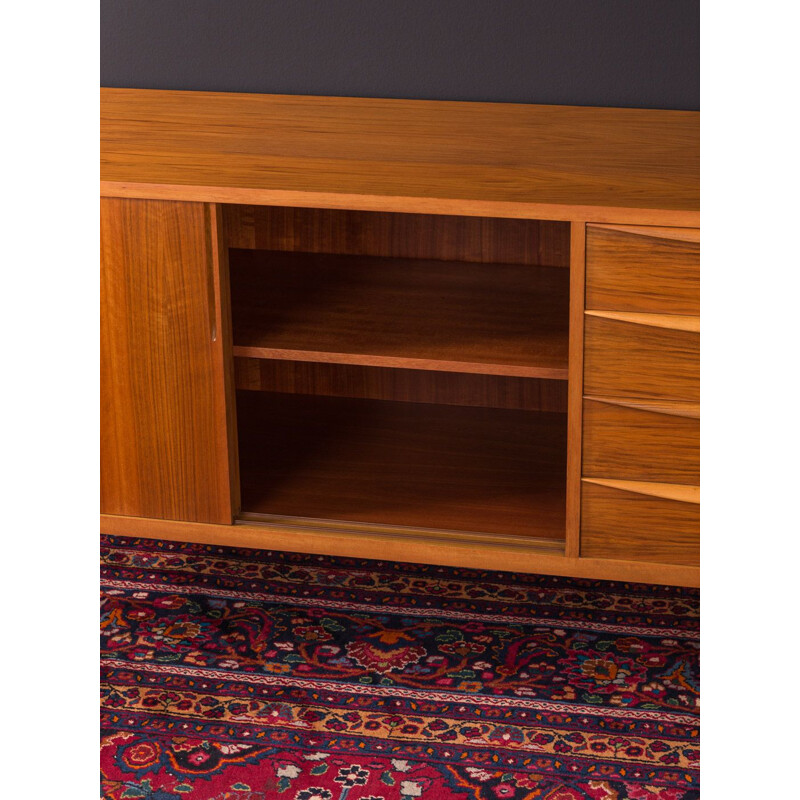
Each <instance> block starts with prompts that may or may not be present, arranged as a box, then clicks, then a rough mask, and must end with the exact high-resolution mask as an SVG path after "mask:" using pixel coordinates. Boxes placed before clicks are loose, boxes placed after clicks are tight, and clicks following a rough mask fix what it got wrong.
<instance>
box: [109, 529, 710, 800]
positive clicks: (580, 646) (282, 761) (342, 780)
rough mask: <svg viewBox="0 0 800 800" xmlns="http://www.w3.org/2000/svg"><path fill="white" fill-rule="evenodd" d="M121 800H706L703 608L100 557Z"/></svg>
mask: <svg viewBox="0 0 800 800" xmlns="http://www.w3.org/2000/svg"><path fill="white" fill-rule="evenodd" d="M102 586H103V600H102V625H101V627H102V656H103V661H102V679H101V681H102V711H101V725H102V747H101V769H102V792H103V797H104V798H107V799H108V800H122V798H147V800H266V798H285V800H413V799H414V798H420V797H421V798H424V800H464V798H478V799H479V800H497V799H498V798H513V800H532V799H533V798H536V800H690V799H691V798H698V797H699V783H698V781H699V778H698V759H699V749H698V748H699V741H698V733H699V717H698V713H699V712H698V688H699V687H698V654H699V651H698V628H699V598H698V592H697V591H696V590H693V589H682V588H675V587H657V586H647V585H641V584H628V583H612V582H604V581H588V580H572V579H565V578H556V577H546V576H539V575H517V574H510V573H501V572H488V571H486V572H484V571H478V570H466V569H453V568H448V567H433V566H423V565H416V564H400V563H394V562H383V561H366V560H356V559H348V558H328V557H319V556H310V555H301V554H297V553H278V552H262V551H255V550H244V549H234V548H224V547H215V546H206V545H191V544H180V543H175V542H163V541H154V540H148V539H132V538H123V537H103V540H102Z"/></svg>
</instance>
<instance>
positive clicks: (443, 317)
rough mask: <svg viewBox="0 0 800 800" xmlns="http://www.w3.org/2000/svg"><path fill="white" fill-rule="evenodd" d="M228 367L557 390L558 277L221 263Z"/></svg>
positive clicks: (285, 257) (561, 344)
mask: <svg viewBox="0 0 800 800" xmlns="http://www.w3.org/2000/svg"><path fill="white" fill-rule="evenodd" d="M230 269H231V305H232V309H233V344H234V347H233V352H234V355H237V356H249V357H252V358H271V359H283V360H292V361H318V362H327V363H335V364H361V365H365V366H378V367H400V368H405V369H424V370H434V371H445V372H469V373H480V374H484V375H512V376H517V377H529V378H551V379H560V380H566V379H567V351H568V339H569V333H568V318H569V270H567V269H564V268H562V267H536V266H529V265H519V264H476V263H471V262H466V261H431V260H426V259H403V258H376V257H372V256H342V255H327V254H323V253H283V252H277V251H262V250H237V249H232V250H231V251H230Z"/></svg>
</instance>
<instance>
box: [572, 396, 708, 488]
mask: <svg viewBox="0 0 800 800" xmlns="http://www.w3.org/2000/svg"><path fill="white" fill-rule="evenodd" d="M620 403H624V401H613V400H608V401H606V400H595V399H586V400H584V403H583V475H584V476H585V477H587V478H618V479H625V480H632V481H656V482H663V483H682V484H693V485H697V484H699V483H700V420H699V419H698V418H697V410H696V409H697V407H696V406H693V405H692V404H689V403H671V404H670V403H662V404H661V405H658V404H655V403H650V404H648V403H647V402H646V401H645V402H642V401H630V403H628V404H620Z"/></svg>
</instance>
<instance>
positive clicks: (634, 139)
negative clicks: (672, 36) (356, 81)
mask: <svg viewBox="0 0 800 800" xmlns="http://www.w3.org/2000/svg"><path fill="white" fill-rule="evenodd" d="M699 119H700V116H699V114H698V113H696V112H690V111H663V110H648V109H631V108H583V107H570V106H544V105H538V106H537V105H518V104H504V103H471V102H470V103H468V102H443V101H425V100H392V99H373V98H342V97H308V96H291V95H253V94H233V93H227V94H226V93H215V92H183V91H157V90H141V89H110V88H106V89H102V90H101V181H102V191H103V192H104V193H105V194H107V195H111V196H138V197H153V198H171V199H179V200H203V201H208V202H221V203H245V204H255V205H284V206H304V207H318V208H330V207H333V208H349V209H360V210H380V211H401V212H421V213H438V214H458V215H464V216H498V217H524V218H531V219H563V220H573V219H578V220H588V221H595V222H622V223H641V224H655V225H659V224H661V225H684V226H696V225H697V224H698V218H699Z"/></svg>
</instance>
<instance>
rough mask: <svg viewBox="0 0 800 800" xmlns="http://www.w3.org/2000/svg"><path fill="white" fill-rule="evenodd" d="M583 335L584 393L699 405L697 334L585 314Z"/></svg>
mask: <svg viewBox="0 0 800 800" xmlns="http://www.w3.org/2000/svg"><path fill="white" fill-rule="evenodd" d="M618 316H623V315H618ZM631 316H635V315H631ZM640 316H642V317H644V316H646V315H640ZM660 319H662V320H663V318H660ZM675 320H676V323H675V324H677V325H681V324H682V322H683V321H685V320H686V318H685V317H676V318H675ZM668 324H671V323H668ZM584 335H585V339H584V387H583V389H584V394H587V395H599V396H602V397H633V398H643V399H644V398H655V399H664V400H685V401H689V402H698V401H699V399H700V334H699V332H696V331H693V330H684V329H681V328H680V327H678V328H669V327H663V326H662V325H661V324H649V323H648V324H644V323H642V322H641V321H630V320H626V319H618V318H606V317H600V316H593V315H592V314H591V313H587V315H586V320H585V328H584Z"/></svg>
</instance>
